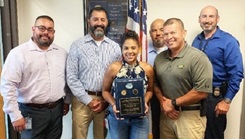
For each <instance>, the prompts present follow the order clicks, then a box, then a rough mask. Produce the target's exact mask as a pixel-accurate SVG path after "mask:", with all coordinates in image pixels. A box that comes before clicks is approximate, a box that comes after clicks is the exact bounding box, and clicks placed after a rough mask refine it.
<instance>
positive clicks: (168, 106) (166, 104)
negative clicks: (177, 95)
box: [161, 97, 179, 120]
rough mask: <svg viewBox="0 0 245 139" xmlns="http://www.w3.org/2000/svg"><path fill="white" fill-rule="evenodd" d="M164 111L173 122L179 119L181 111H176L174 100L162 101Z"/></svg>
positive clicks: (164, 99)
mask: <svg viewBox="0 0 245 139" xmlns="http://www.w3.org/2000/svg"><path fill="white" fill-rule="evenodd" d="M161 105H162V109H163V111H164V114H165V115H166V116H168V117H169V118H170V119H172V120H176V119H178V117H179V111H177V110H175V108H174V106H173V105H172V100H171V99H168V98H166V97H163V101H162V104H161Z"/></svg>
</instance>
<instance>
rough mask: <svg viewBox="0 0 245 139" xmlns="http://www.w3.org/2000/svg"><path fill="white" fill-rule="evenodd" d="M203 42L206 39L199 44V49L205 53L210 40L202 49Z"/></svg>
mask: <svg viewBox="0 0 245 139" xmlns="http://www.w3.org/2000/svg"><path fill="white" fill-rule="evenodd" d="M203 40H204V39H202V40H201V42H200V44H199V49H200V50H201V51H203V52H204V51H205V49H206V47H207V45H208V42H209V40H210V39H208V40H207V42H206V43H205V45H204V46H203V47H202V43H203Z"/></svg>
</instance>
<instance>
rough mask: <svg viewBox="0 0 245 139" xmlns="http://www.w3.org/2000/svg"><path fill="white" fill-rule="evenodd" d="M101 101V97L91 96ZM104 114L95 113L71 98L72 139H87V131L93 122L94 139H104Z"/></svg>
mask: <svg viewBox="0 0 245 139" xmlns="http://www.w3.org/2000/svg"><path fill="white" fill-rule="evenodd" d="M91 97H93V98H97V99H101V97H97V96H91ZM104 120H105V112H104V111H102V112H100V113H95V112H93V111H91V110H90V108H89V107H88V106H86V105H85V104H83V103H81V102H80V101H78V100H77V98H76V97H73V98H72V139H87V135H88V129H89V125H90V123H91V121H93V135H94V139H104V138H105V137H104V132H105V130H104Z"/></svg>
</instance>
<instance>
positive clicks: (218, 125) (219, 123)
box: [205, 94, 227, 139]
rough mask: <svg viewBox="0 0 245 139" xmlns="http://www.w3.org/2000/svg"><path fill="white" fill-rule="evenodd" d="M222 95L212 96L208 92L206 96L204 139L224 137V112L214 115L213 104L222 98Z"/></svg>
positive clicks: (220, 138)
mask: <svg viewBox="0 0 245 139" xmlns="http://www.w3.org/2000/svg"><path fill="white" fill-rule="evenodd" d="M222 99H223V98H222V97H214V96H213V95H212V94H210V95H209V96H208V98H207V105H208V106H207V115H206V116H207V127H206V131H205V139H224V131H225V129H226V123H227V120H226V114H222V115H219V116H218V117H216V116H215V111H214V109H215V106H216V105H217V104H218V103H219V102H220V101H221V100H222Z"/></svg>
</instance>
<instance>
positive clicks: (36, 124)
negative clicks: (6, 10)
mask: <svg viewBox="0 0 245 139" xmlns="http://www.w3.org/2000/svg"><path fill="white" fill-rule="evenodd" d="M32 32H33V36H32V37H31V39H30V40H29V41H28V42H25V43H23V44H21V45H19V46H18V47H15V48H14V49H12V50H11V51H10V53H9V54H8V57H7V59H6V61H5V64H4V66H3V70H2V76H1V93H2V96H3V99H4V106H3V110H4V112H5V113H7V114H9V116H10V119H11V122H12V125H13V128H14V130H15V131H17V132H19V133H20V134H21V138H22V139H31V138H45V139H60V137H61V134H62V116H63V115H66V114H67V112H68V110H69V103H70V97H69V94H70V91H69V89H68V88H67V87H66V82H65V77H66V76H65V63H66V57H67V52H66V51H65V50H64V49H63V48H61V47H59V46H57V45H56V44H54V43H53V40H54V33H55V30H54V21H53V19H52V18H51V17H49V16H46V15H42V16H39V17H37V18H36V21H35V24H34V26H33V27H32Z"/></svg>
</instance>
